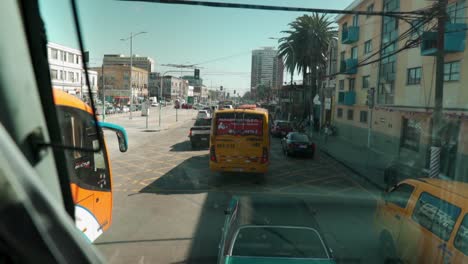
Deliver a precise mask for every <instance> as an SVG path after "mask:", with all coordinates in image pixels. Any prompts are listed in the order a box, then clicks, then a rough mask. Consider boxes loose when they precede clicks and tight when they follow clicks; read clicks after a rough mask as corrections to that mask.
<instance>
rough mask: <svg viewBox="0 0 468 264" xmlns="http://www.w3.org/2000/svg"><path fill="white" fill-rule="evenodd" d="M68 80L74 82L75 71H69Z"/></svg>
mask: <svg viewBox="0 0 468 264" xmlns="http://www.w3.org/2000/svg"><path fill="white" fill-rule="evenodd" d="M67 80H68V81H72V82H73V72H68V78H67Z"/></svg>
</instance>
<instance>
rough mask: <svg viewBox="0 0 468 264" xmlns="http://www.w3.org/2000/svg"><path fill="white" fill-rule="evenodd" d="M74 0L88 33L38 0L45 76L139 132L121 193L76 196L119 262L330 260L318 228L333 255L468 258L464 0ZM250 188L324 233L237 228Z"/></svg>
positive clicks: (116, 185) (126, 159)
mask: <svg viewBox="0 0 468 264" xmlns="http://www.w3.org/2000/svg"><path fill="white" fill-rule="evenodd" d="M74 1H76V7H77V10H76V11H77V14H78V21H77V22H78V25H79V29H80V30H79V31H78V30H77V28H76V27H75V23H74V22H75V21H74V19H73V12H72V11H73V9H72V5H71V4H70V3H71V2H72V1H71V0H69V1H59V0H39V1H38V2H39V7H40V14H41V18H42V20H43V21H44V25H45V29H44V32H42V33H41V34H42V35H44V34H45V36H44V37H46V39H47V43H46V44H44V45H45V46H44V47H38V48H37V49H34V50H41V51H42V50H43V51H44V52H45V51H47V58H48V66H49V69H48V70H49V72H48V74H49V76H37V79H44V80H49V79H48V78H49V77H50V81H48V83H50V86H51V89H52V88H53V89H54V90H60V91H62V92H64V93H66V94H68V95H72V96H73V98H77V99H79V100H80V101H83V102H85V103H87V104H89V105H90V104H91V102H95V103H98V102H99V104H96V105H95V108H96V109H95V110H96V111H95V113H94V114H96V115H97V116H98V118H99V121H102V122H109V123H115V124H117V125H119V126H122V127H124V128H125V129H126V130H127V134H128V139H129V142H130V144H129V146H130V147H129V149H128V152H126V153H120V151H119V148H118V139H117V138H115V133H113V134H110V133H108V132H106V131H105V132H104V135H105V140H106V146H107V151H108V154H109V168H110V169H111V170H112V171H111V172H112V173H111V174H110V175H111V176H112V179H109V182H108V183H112V184H111V185H110V184H109V186H112V190H108V191H107V193H104V192H101V191H99V189H98V188H94V189H93V188H88V189H86V191H82V192H73V193H72V195H75V198H76V199H75V200H74V202H75V206H76V207H77V208H78V207H83V208H85V209H86V210H88V211H90V212H91V213H92V215H91V216H90V217H89V219H97V220H96V221H98V222H97V223H96V226H97V227H93V228H95V229H93V230H98V231H97V232H98V233H100V232H101V231H102V230H101V229H100V227H102V226H108V229H106V230H104V231H103V232H102V235H100V236H99V237H98V238H97V239H96V240H95V241H94V242H93V243H94V244H93V246H95V247H96V248H97V250H98V251H99V252H100V253H102V255H103V256H105V257H106V258H107V260H108V261H109V262H110V263H146V262H147V263H208V264H209V263H228V261H227V260H226V258H227V257H228V255H227V254H228V253H226V251H227V250H224V251H223V250H221V249H226V248H233V254H234V255H235V256H268V257H271V258H301V257H306V258H309V257H314V258H315V257H325V255H326V252H329V251H328V250H325V249H324V248H323V246H322V245H321V243H320V239H319V236H318V234H320V237H321V238H322V239H323V241H324V242H325V244H326V247H327V249H328V248H329V249H330V250H331V251H332V252H333V257H334V258H335V259H336V262H337V263H348V262H349V263H385V261H390V262H391V261H392V260H395V261H396V263H431V262H437V263H441V262H444V263H463V262H464V263H468V256H467V255H466V253H467V250H466V249H467V246H466V245H464V244H463V243H462V242H463V241H462V240H463V239H464V240H465V241H466V237H467V235H466V233H467V231H466V230H467V228H468V227H467V225H466V224H467V221H468V220H465V221H464V222H463V226H462V227H461V229H460V225H461V223H462V221H463V217H464V214H466V211H467V210H468V207H465V206H467V205H468V201H467V199H468V198H466V193H468V187H467V184H468V87H467V84H468V46H467V40H468V34H467V32H468V29H467V28H468V26H467V25H468V24H467V23H468V8H467V6H468V1H466V0H449V1H442V0H437V1H422V0H327V1H311V0H289V1H288V0H284V1H271V0H216V1H215V0H206V1H195V0H187V1H156V0H154V1H151V0H142V1H132V0H121V1H118V0H102V1H92V0H74ZM437 2H440V4H438V3H437ZM7 20H9V19H6V21H7ZM27 20H28V19H25V21H27ZM7 28H8V26H7ZM27 31H28V30H26V32H27ZM78 32H79V33H81V36H79V35H78ZM13 33H15V32H13ZM13 33H12V35H14V34H13ZM16 33H17V32H16ZM16 33H15V34H16ZM80 37H81V38H80ZM80 39H81V40H82V44H83V47H81V46H80ZM38 42H41V41H38ZM37 45H39V44H37ZM28 54H29V53H28ZM28 58H29V57H28ZM0 59H1V57H0ZM14 61H15V60H11V61H9V63H13V64H12V65H14V64H15V63H16V62H14ZM5 65H7V64H5ZM8 65H9V64H8ZM5 67H7V66H5ZM13 67H14V66H13ZM34 73H35V74H39V71H37V72H34ZM43 77H44V78H43ZM46 77H47V78H46ZM14 88H15V87H9V89H14ZM21 96H28V95H21ZM21 96H19V97H21ZM150 100H153V102H154V103H153V105H152V104H151V103H150V102H151V101H150ZM161 102H162V103H161ZM76 104H77V105H78V104H79V103H76ZM154 104H157V106H156V105H154ZM137 106H138V107H137ZM192 106H193V107H192ZM232 106H236V107H238V106H240V108H236V109H232ZM243 107H244V108H243ZM192 108H194V109H192ZM246 108H249V109H246ZM90 109H91V108H90ZM201 109H208V110H209V111H206V110H201ZM91 112H92V111H91ZM206 117H211V118H212V119H210V118H207V119H205V118H206ZM18 118H20V117H18ZM48 121H49V122H50V120H48ZM275 125H276V126H275ZM194 126H205V127H202V128H193V127H194ZM208 126H209V127H210V129H208V128H206V127H208ZM51 127H55V125H54V126H51ZM43 132H44V137H45V138H47V137H48V136H47V135H48V131H43ZM46 132H47V133H46ZM291 132H292V133H293V134H290V135H291V136H290V137H289V138H285V135H286V134H288V133H291ZM24 136H25V135H21V137H19V138H24ZM465 136H466V137H467V139H465ZM288 139H289V140H288ZM295 141H296V142H298V143H297V144H296V143H295ZM305 142H307V143H305ZM52 143H55V142H52ZM52 143H51V144H52ZM54 151H56V150H55V149H54ZM57 151H59V150H57ZM38 164H40V163H38ZM72 165H77V164H75V163H74V164H72ZM78 165H81V164H78ZM78 165H77V166H78ZM85 165H86V164H84V165H83V166H85ZM93 175H94V174H93ZM72 180H73V178H72ZM98 181H99V182H101V181H102V179H96V182H98ZM65 182H66V181H65ZM402 183H404V184H406V185H408V186H406V187H405V186H402V185H401V184H402ZM397 185H398V186H402V187H401V188H394V187H395V186H397ZM423 193H425V194H423ZM105 194H108V195H109V196H106V198H103V195H105ZM110 194H111V195H110ZM237 195H243V196H247V197H249V196H254V195H258V196H259V197H260V198H261V197H265V196H269V197H270V196H273V197H294V198H296V199H298V200H300V201H301V203H302V204H303V205H304V206H303V207H301V208H302V209H301V210H302V215H303V216H313V217H314V218H315V219H316V220H317V222H318V225H317V228H316V230H317V232H318V233H315V232H311V231H310V230H302V229H300V228H297V229H286V228H276V227H275V228H273V227H271V228H270V227H268V226H275V225H276V226H278V225H279V224H278V225H277V224H276V222H275V220H274V219H272V218H271V217H269V216H267V215H261V214H255V218H256V219H248V220H252V221H249V222H250V223H254V224H253V225H257V224H258V222H255V221H253V220H258V221H259V222H261V223H262V225H265V226H264V227H262V228H249V229H245V230H244V229H243V230H241V231H240V233H239V235H238V236H237V238H236V240H235V241H233V240H229V239H227V238H233V237H235V232H236V230H234V229H232V228H230V227H233V226H236V227H239V226H242V223H239V222H236V221H240V222H242V221H243V220H246V219H238V218H236V217H234V216H235V210H234V209H232V208H235V206H234V205H233V203H234V202H233V197H235V196H237ZM85 196H86V197H85ZM395 196H398V197H395ZM427 197H430V199H429V198H427ZM85 198H86V199H85ZM433 201H437V202H434V204H432V203H431V202H433ZM103 204H106V206H107V207H105V206H104V205H103ZM103 207H105V208H104V209H106V208H107V209H109V208H112V210H108V211H105V210H104V209H103ZM231 207H232V208H231ZM90 208H91V209H90ZM228 208H231V209H232V210H231V211H232V213H230V212H231V211H230V210H227V209H228ZM453 208H457V210H459V211H457V212H458V213H457V214H455V213H453V210H454V209H453ZM268 210H271V211H275V212H278V215H279V216H280V217H284V218H288V217H291V218H293V217H296V216H291V215H288V214H285V213H282V212H283V210H282V209H281V206H279V205H278V204H275V203H272V204H271V206H268ZM83 219H84V218H83ZM86 219H88V218H86ZM93 221H94V220H93ZM80 230H84V228H81V229H80ZM88 230H91V229H88ZM457 234H458V237H459V240H456V239H455V238H456V236H457ZM0 240H1V238H0ZM460 241H461V242H460ZM253 262H254V261H253ZM262 263H263V262H262ZM272 263H277V262H274V261H272Z"/></svg>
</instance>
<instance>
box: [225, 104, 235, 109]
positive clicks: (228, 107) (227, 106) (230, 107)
mask: <svg viewBox="0 0 468 264" xmlns="http://www.w3.org/2000/svg"><path fill="white" fill-rule="evenodd" d="M223 109H234V106H232V105H225V106H223Z"/></svg>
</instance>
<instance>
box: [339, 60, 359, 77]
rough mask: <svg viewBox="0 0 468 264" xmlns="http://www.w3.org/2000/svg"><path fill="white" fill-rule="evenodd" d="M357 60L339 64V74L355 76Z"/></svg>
mask: <svg viewBox="0 0 468 264" xmlns="http://www.w3.org/2000/svg"><path fill="white" fill-rule="evenodd" d="M357 66H358V60H357V59H347V60H345V61H341V62H340V73H342V74H356V73H357Z"/></svg>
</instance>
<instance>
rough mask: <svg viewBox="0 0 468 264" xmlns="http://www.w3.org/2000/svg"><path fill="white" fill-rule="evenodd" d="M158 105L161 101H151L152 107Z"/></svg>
mask: <svg viewBox="0 0 468 264" xmlns="http://www.w3.org/2000/svg"><path fill="white" fill-rule="evenodd" d="M156 106H159V103H158V102H152V103H151V107H156Z"/></svg>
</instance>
